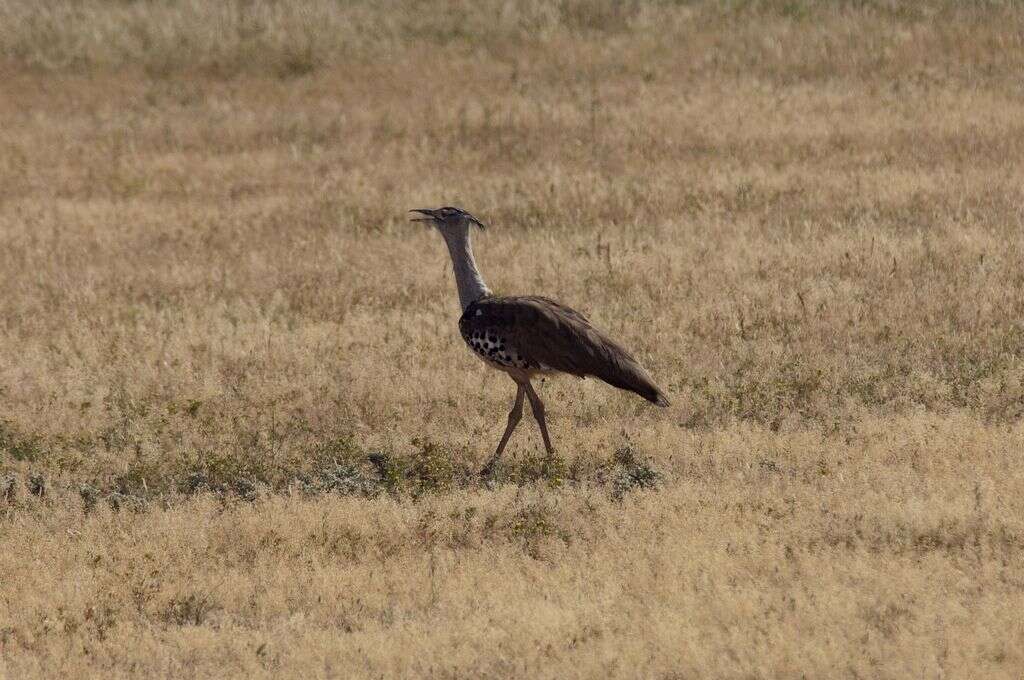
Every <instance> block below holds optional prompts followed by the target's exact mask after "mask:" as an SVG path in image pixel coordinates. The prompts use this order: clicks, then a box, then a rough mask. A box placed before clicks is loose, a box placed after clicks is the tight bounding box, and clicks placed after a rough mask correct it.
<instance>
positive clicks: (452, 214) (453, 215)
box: [409, 205, 487, 238]
mask: <svg viewBox="0 0 1024 680" xmlns="http://www.w3.org/2000/svg"><path fill="white" fill-rule="evenodd" d="M409 212H414V213H419V214H420V215H423V217H414V218H412V221H413V222H426V223H428V224H432V225H433V226H435V227H437V229H438V231H440V232H441V234H442V235H443V236H445V238H447V237H449V236H465V235H467V234H468V233H469V228H470V227H471V226H472V225H474V224H475V225H476V226H478V227H480V228H481V229H486V228H487V227H486V226H485V225H484V223H483V222H481V221H480V220H478V219H477V218H475V217H473V216H472V215H470V214H469V213H468V212H466V211H465V210H463V209H462V208H453V207H451V206H447V205H446V206H445V207H443V208H438V209H437V210H429V209H427V208H417V209H416V210H410V211H409Z"/></svg>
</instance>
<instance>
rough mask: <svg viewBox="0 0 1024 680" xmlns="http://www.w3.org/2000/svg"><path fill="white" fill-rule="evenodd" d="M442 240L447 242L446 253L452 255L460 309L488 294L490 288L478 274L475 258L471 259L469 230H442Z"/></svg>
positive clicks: (471, 248) (471, 250) (464, 309)
mask: <svg viewBox="0 0 1024 680" xmlns="http://www.w3.org/2000/svg"><path fill="white" fill-rule="evenodd" d="M442 235H443V236H444V242H445V243H446V244H448V253H449V254H450V255H451V256H452V269H453V270H454V271H455V285H456V286H458V288H459V304H461V305H462V311H466V307H469V305H470V304H472V303H473V302H476V301H477V300H479V299H480V298H482V297H484V296H485V295H490V294H491V290H490V288H488V287H487V284H486V283H484V278H483V277H482V276H480V270H479V269H477V268H476V260H475V259H473V247H472V246H471V245H470V244H469V232H468V231H467V232H465V233H460V234H449V233H447V232H442Z"/></svg>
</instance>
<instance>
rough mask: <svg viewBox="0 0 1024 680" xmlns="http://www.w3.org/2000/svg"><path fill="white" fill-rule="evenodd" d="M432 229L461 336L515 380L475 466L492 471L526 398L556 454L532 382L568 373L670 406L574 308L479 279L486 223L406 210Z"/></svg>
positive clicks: (441, 211) (456, 212)
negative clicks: (493, 440) (500, 425)
mask: <svg viewBox="0 0 1024 680" xmlns="http://www.w3.org/2000/svg"><path fill="white" fill-rule="evenodd" d="M409 212H410V213H416V214H417V215H419V216H418V217H414V218H412V221H413V222H426V223H428V225H432V226H433V227H435V228H436V229H437V231H438V232H439V233H440V234H441V236H442V238H443V239H444V242H445V244H446V245H447V246H448V254H449V255H450V256H451V261H452V269H453V270H454V273H455V285H456V288H457V290H458V294H459V304H460V306H461V307H462V316H461V317H460V318H459V333H460V334H461V335H462V339H463V340H464V341H465V343H466V344H467V345H468V346H469V349H471V350H472V351H473V353H474V354H476V356H477V357H478V358H480V359H482V360H483V362H484V363H485V364H487V365H488V366H490V367H491V368H495V369H497V370H499V371H503V372H504V373H507V374H508V376H509V377H510V378H512V380H513V381H514V382H515V384H516V397H515V401H514V402H513V405H512V410H511V411H509V414H508V424H507V426H506V427H505V433H504V434H503V435H502V436H501V440H500V441H499V442H498V447H497V449H496V450H495V451H494V455H492V456H491V458H490V459H489V460H488V461H487V463H486V464H485V465H484V467H483V469H482V470H481V474H482V475H484V476H489V475H491V474H492V473H493V472H494V470H495V468H496V466H497V464H498V461H499V460H500V459H501V455H502V453H503V452H504V450H505V447H506V445H507V444H508V441H509V439H510V438H511V437H512V433H513V431H515V429H516V426H517V425H518V424H519V421H520V420H521V418H522V415H523V400H524V398H525V399H528V400H529V401H530V408H531V410H532V411H533V417H534V419H535V420H536V421H537V426H538V427H539V428H540V435H541V438H542V439H543V440H544V449H545V451H546V452H547V455H548V457H549V458H550V457H553V456H554V455H555V450H554V447H553V446H552V445H551V437H550V435H549V434H548V427H547V424H546V422H545V420H544V403H543V402H542V401H541V399H540V396H539V395H538V394H537V391H536V390H535V389H534V388H533V385H532V384H531V380H532V379H534V378H535V377H537V376H542V375H547V374H552V373H566V374H569V375H573V376H576V377H578V378H587V377H594V378H598V379H600V380H603V381H604V382H606V383H608V384H609V385H612V386H613V387H617V388H619V389H623V390H627V391H630V392H635V393H636V394H638V395H640V396H641V397H643V398H644V399H646V400H647V401H649V402H651V403H653V404H655V405H657V406H662V407H665V406H668V405H669V400H668V398H667V397H666V396H665V393H664V392H663V391H662V390H661V389H659V388H658V386H657V385H655V383H654V381H653V380H652V379H651V376H650V375H649V374H648V373H647V371H645V370H644V369H643V367H642V366H640V364H639V363H638V362H637V361H636V359H634V358H633V357H632V355H630V353H629V352H627V351H626V350H625V349H624V348H623V347H622V345H620V344H619V343H617V342H615V341H614V340H612V339H611V338H610V337H609V336H608V335H607V334H605V333H604V332H602V331H600V330H598V329H597V328H595V327H594V325H593V324H591V323H590V321H589V320H587V318H586V317H585V316H584V315H583V314H581V313H580V312H577V311H576V310H574V309H572V308H570V307H567V306H565V305H563V304H560V303H558V302H555V301H554V300H552V299H550V298H547V297H543V296H539V295H518V296H497V295H494V294H493V293H492V292H491V289H490V288H488V287H487V284H486V283H484V279H483V276H481V274H480V270H479V268H478V267H477V264H476V260H475V258H474V257H473V247H472V244H471V243H470V230H471V229H472V228H473V227H478V228H480V229H481V230H483V229H486V225H485V224H484V223H483V222H481V221H480V220H478V219H477V218H476V217H474V216H473V215H471V214H470V213H468V212H466V211H465V210H463V209H461V208H455V207H452V206H445V207H443V208H437V209H429V208H417V209H414V210H410V211H409Z"/></svg>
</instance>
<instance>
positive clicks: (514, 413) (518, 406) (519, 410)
mask: <svg viewBox="0 0 1024 680" xmlns="http://www.w3.org/2000/svg"><path fill="white" fill-rule="evenodd" d="M525 395H526V390H525V389H524V388H523V385H522V383H519V382H517V383H516V403H515V404H513V405H512V410H511V411H509V412H508V427H506V428H505V434H503V435H502V436H501V441H500V442H498V450H497V451H495V452H494V455H493V456H491V459H490V460H489V461H487V465H484V469H483V470H481V474H483V475H489V474H491V473H492V472H494V466H495V465H497V464H498V459H499V458H501V454H502V452H503V451H504V450H505V445H506V444H508V440H509V439H511V438H512V432H513V431H514V430H515V429H516V425H518V424H519V420H520V419H521V418H522V417H523V397H524V396H525Z"/></svg>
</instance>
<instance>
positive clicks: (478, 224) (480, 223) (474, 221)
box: [467, 215, 487, 229]
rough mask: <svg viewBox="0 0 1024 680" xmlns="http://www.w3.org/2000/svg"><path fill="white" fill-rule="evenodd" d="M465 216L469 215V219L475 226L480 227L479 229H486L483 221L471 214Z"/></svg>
mask: <svg viewBox="0 0 1024 680" xmlns="http://www.w3.org/2000/svg"><path fill="white" fill-rule="evenodd" d="M467 217H469V221H470V222H472V223H473V224H475V225H476V226H478V227H480V228H481V229H486V228H487V225H486V224H484V223H483V222H481V221H480V220H478V219H477V218H475V217H473V216H472V215H467Z"/></svg>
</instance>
